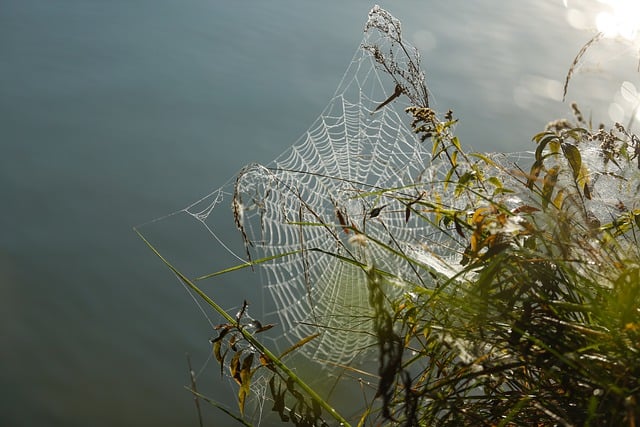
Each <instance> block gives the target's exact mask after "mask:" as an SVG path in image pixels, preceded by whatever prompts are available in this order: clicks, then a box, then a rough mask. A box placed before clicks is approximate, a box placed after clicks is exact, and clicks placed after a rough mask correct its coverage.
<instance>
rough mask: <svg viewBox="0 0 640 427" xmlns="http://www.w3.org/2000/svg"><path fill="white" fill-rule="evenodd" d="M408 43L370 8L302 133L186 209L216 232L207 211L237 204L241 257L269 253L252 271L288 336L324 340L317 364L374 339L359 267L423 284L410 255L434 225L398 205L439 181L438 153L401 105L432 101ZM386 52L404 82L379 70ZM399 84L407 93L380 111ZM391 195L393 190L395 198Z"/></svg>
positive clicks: (345, 358) (311, 349)
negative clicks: (336, 80) (328, 94)
mask: <svg viewBox="0 0 640 427" xmlns="http://www.w3.org/2000/svg"><path fill="white" fill-rule="evenodd" d="M400 37H401V32H400V23H399V21H397V20H395V18H393V17H392V16H391V15H389V14H388V13H387V12H386V11H384V10H382V9H380V8H374V9H373V10H372V11H371V13H370V15H369V20H368V21H367V24H366V26H365V37H364V40H363V42H362V45H361V48H360V49H359V50H358V52H357V53H356V55H355V56H354V58H353V60H352V62H351V64H350V66H349V68H348V70H347V72H346V73H345V76H344V78H343V80H342V82H341V84H340V85H339V87H338V89H337V91H336V93H335V95H334V96H333V98H332V99H331V101H330V102H329V104H328V105H327V107H326V108H325V109H324V111H323V112H322V113H321V115H320V116H319V118H318V119H317V120H316V121H315V123H313V124H312V125H311V126H310V128H309V129H308V130H307V131H306V132H305V134H304V135H303V136H302V137H301V138H300V139H299V140H298V141H297V142H296V143H295V144H294V145H293V146H292V147H291V148H290V149H288V150H287V151H285V152H284V153H283V154H282V155H280V156H279V157H278V158H277V159H275V160H274V161H273V162H272V163H271V164H269V165H259V164H250V165H247V166H246V167H245V168H243V169H242V170H241V171H240V173H239V174H238V175H237V176H236V178H235V181H233V182H231V183H230V185H228V186H226V187H222V188H220V189H218V190H216V191H214V192H213V193H212V194H210V195H209V197H207V198H206V199H204V200H202V201H200V202H199V203H198V204H196V205H193V206H191V207H189V208H188V209H187V210H186V211H185V212H187V213H189V214H190V215H192V216H193V217H194V218H195V219H197V220H198V221H201V222H202V223H203V224H205V225H207V229H208V230H209V231H210V232H211V233H212V234H215V233H216V225H215V224H210V223H209V219H210V215H211V212H212V211H214V210H216V209H225V210H227V211H229V208H231V210H232V211H233V215H234V219H235V225H236V227H237V228H238V230H239V231H240V233H241V235H242V238H243V241H244V244H245V247H246V251H245V253H244V254H242V253H239V254H237V255H238V257H242V258H243V259H245V260H247V261H250V262H251V261H253V262H255V261H256V260H264V259H265V258H266V259H268V258H272V257H273V259H271V260H268V261H261V262H259V263H258V264H257V265H256V266H255V268H256V269H257V270H260V272H261V273H262V275H263V282H262V284H263V286H264V289H266V291H267V293H268V296H269V297H270V298H271V300H272V301H273V303H274V304H275V310H276V312H277V315H278V318H279V323H280V324H282V327H283V330H284V331H286V332H285V336H286V337H287V339H288V341H289V342H290V343H291V344H293V343H295V342H297V341H299V340H300V339H303V338H305V337H308V336H312V335H314V334H317V333H319V334H320V335H319V336H318V337H317V338H316V339H314V340H313V341H311V342H310V343H308V344H307V345H305V346H303V347H302V350H303V351H304V352H305V353H306V355H307V356H309V357H310V358H312V359H316V360H325V361H331V362H335V363H340V364H345V363H349V362H351V361H352V360H353V359H354V358H355V357H356V356H358V355H359V354H362V353H363V351H365V350H366V349H367V348H369V347H371V346H372V344H373V343H374V338H373V335H372V324H371V321H372V315H371V314H372V310H371V308H370V305H369V302H368V293H367V280H366V273H365V271H364V269H363V266H366V265H368V264H369V263H370V262H372V260H375V263H376V266H377V267H378V268H381V269H383V270H386V271H390V272H393V273H394V276H395V277H396V278H398V279H399V280H398V283H397V284H398V286H399V287H400V288H401V287H402V284H401V283H400V281H401V279H406V280H408V281H411V282H422V281H423V280H425V279H424V278H423V277H421V276H420V275H418V274H417V271H416V269H415V267H413V266H412V265H411V264H410V263H408V262H406V261H405V260H404V259H403V256H402V255H403V254H407V253H408V252H410V251H413V250H415V249H416V248H419V247H420V246H421V245H422V244H423V243H424V240H422V239H424V238H425V237H426V236H427V235H428V234H429V233H431V232H433V230H430V229H428V225H427V224H426V223H425V221H423V220H419V219H417V218H410V219H409V221H407V220H406V218H405V206H404V205H403V204H402V200H403V199H405V200H406V201H407V202H408V201H409V200H411V199H415V198H416V197H417V194H418V192H417V189H416V183H420V182H432V181H433V176H432V171H430V170H429V169H428V168H429V166H430V162H431V157H430V154H429V148H427V147H426V146H425V145H423V144H421V143H419V142H418V141H417V140H416V138H415V136H414V134H413V133H412V131H411V130H410V128H409V127H408V123H407V122H408V120H407V115H406V113H404V112H402V111H401V108H402V107H403V106H406V105H408V104H407V103H406V101H407V100H409V101H412V102H418V101H420V100H423V101H426V90H423V91H422V92H420V91H421V90H422V88H424V75H423V74H422V73H421V72H420V71H419V66H418V65H419V57H418V54H417V51H415V49H413V48H412V47H410V46H408V45H407V44H404V45H403V46H401V45H400V44H398V43H397V42H398V41H399V40H400ZM380 55H385V56H386V57H387V58H389V59H390V60H392V61H393V63H392V66H393V67H394V69H395V70H396V71H397V72H396V73H395V74H396V75H393V74H389V73H388V72H381V65H380V63H379V62H378V59H379V57H380ZM383 71H388V70H383ZM396 85H402V86H403V88H404V93H405V94H406V95H403V96H400V97H399V98H398V99H396V100H394V102H393V103H390V104H388V105H385V106H384V107H382V108H380V109H379V110H377V111H376V108H378V107H379V106H380V105H381V104H382V103H383V102H384V101H385V100H387V99H389V97H390V96H391V95H392V94H393V93H394V90H395V89H394V87H395V86H396ZM407 98H408V99H407ZM383 189H397V191H396V192H394V194H393V197H387V196H386V195H385V192H384V191H383ZM422 190H423V189H421V191H422ZM376 211H378V212H376ZM365 236H366V237H365ZM418 239H421V240H420V241H418ZM368 240H374V241H377V242H382V243H383V245H379V244H375V245H374V244H368ZM386 246H388V247H389V248H391V250H389V249H384V247H386ZM390 292H393V290H390Z"/></svg>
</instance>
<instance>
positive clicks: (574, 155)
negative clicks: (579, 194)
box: [560, 142, 582, 181]
mask: <svg viewBox="0 0 640 427" xmlns="http://www.w3.org/2000/svg"><path fill="white" fill-rule="evenodd" d="M560 147H562V152H563V153H564V156H565V157H566V158H567V160H568V161H569V165H570V166H571V171H572V172H573V179H574V180H576V181H577V180H578V177H579V176H580V169H581V168H582V156H580V150H578V147H576V146H575V145H573V144H570V143H568V142H563V143H562V144H560Z"/></svg>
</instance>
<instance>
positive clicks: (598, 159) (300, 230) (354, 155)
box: [154, 6, 640, 419]
mask: <svg viewBox="0 0 640 427" xmlns="http://www.w3.org/2000/svg"><path fill="white" fill-rule="evenodd" d="M408 106H421V107H428V106H429V98H428V92H427V89H426V85H425V77H424V74H423V72H422V71H421V68H420V57H419V55H418V52H417V50H416V49H414V48H413V47H412V46H410V45H409V44H408V43H407V42H405V41H404V40H402V33H401V28H400V22H399V21H398V20H396V19H395V18H394V17H393V16H391V15H390V14H389V13H388V12H386V11H385V10H383V9H381V8H379V7H377V6H376V7H374V8H373V9H372V10H371V12H370V13H369V19H368V20H367V23H366V25H365V34H364V39H363V41H362V43H361V45H360V48H359V49H358V50H357V51H356V54H355V55H354V57H353V59H352V61H351V63H350V65H349V67H348V69H347V71H346V73H345V75H344V76H343V78H342V81H341V82H340V84H339V86H338V88H337V90H336V92H335V94H334V95H333V97H332V98H331V100H330V101H329V103H328V105H327V106H326V108H325V109H324V110H323V111H322V113H321V114H320V115H319V117H318V118H317V120H316V121H315V122H314V123H313V124H312V125H311V126H310V127H309V128H308V130H307V131H306V132H305V133H304V134H303V135H302V136H301V137H300V138H299V139H298V140H297V141H296V142H295V143H294V144H293V145H292V146H291V147H290V148H289V149H288V150H286V151H285V152H284V153H282V154H281V155H280V156H279V157H277V158H276V159H275V160H274V161H272V162H271V163H269V164H267V165H260V164H249V165H247V166H245V167H244V168H242V169H241V170H240V171H239V173H238V174H237V175H236V176H234V177H233V178H232V179H230V180H229V181H228V182H227V183H226V184H224V185H223V186H222V187H220V188H218V189H216V190H214V191H212V192H211V193H210V194H208V195H207V196H205V197H204V198H202V199H200V200H198V201H197V202H195V203H193V204H191V205H189V206H188V207H186V208H185V209H183V210H181V211H179V212H177V213H175V214H172V215H169V216H167V217H164V218H160V219H158V220H156V221H154V223H158V222H162V223H164V222H165V221H166V220H168V219H169V218H177V217H180V218H182V219H184V218H187V219H189V220H190V221H189V223H191V224H193V223H195V224H196V225H198V226H199V227H198V228H197V232H196V233H195V234H196V235H197V237H200V238H201V237H203V235H205V237H206V240H207V242H206V245H205V247H206V250H205V251H195V252H196V253H195V254H194V253H193V252H194V251H190V250H189V249H185V248H184V247H181V246H179V245H178V247H175V248H173V249H174V250H175V255H176V258H179V257H180V256H182V257H183V258H189V259H188V260H184V262H185V264H186V265H187V266H191V267H187V268H182V267H181V269H182V270H184V271H193V270H197V269H198V268H197V267H194V265H195V264H198V262H204V263H205V264H206V268H207V269H206V271H205V272H203V274H202V276H201V277H200V279H207V280H210V279H211V280H216V279H218V278H219V276H223V277H224V281H225V282H227V283H229V282H231V281H228V277H229V276H230V275H232V273H233V274H234V275H242V274H244V275H242V276H240V277H241V278H240V279H238V280H236V281H235V282H232V284H233V285H235V286H238V287H240V289H241V290H240V294H242V295H246V298H247V299H249V300H253V299H254V298H255V295H256V293H257V292H258V293H261V294H262V297H263V298H262V303H263V307H262V309H263V312H262V313H259V315H258V316H257V318H258V319H260V321H261V322H262V323H263V324H264V323H276V324H277V325H276V327H274V328H272V329H271V330H269V332H268V333H267V334H265V336H267V337H268V336H269V335H268V334H269V333H275V337H274V338H273V339H274V340H275V344H276V346H277V347H279V348H280V350H282V349H283V348H286V347H290V346H292V345H296V343H299V342H300V341H301V340H304V339H306V338H309V337H314V339H312V340H310V341H309V342H307V343H306V344H305V345H302V346H300V347H299V348H297V351H298V352H299V353H302V355H303V356H305V358H306V360H312V361H318V362H321V364H320V366H322V367H325V368H326V367H330V366H335V365H349V366H354V364H357V362H359V361H363V360H366V358H365V356H366V355H367V353H368V352H369V351H375V344H376V337H375V336H374V333H373V330H374V325H373V322H374V320H373V317H374V312H373V309H372V307H371V305H370V303H369V294H368V285H367V273H366V271H367V268H369V267H371V266H372V265H375V267H376V268H377V269H378V270H379V271H382V272H386V273H387V275H386V279H387V280H386V281H385V282H386V284H387V286H388V287H387V289H385V291H386V294H387V295H388V297H389V300H390V301H394V300H397V298H396V297H397V296H399V295H411V292H412V291H413V290H414V289H415V286H416V285H418V286H420V287H431V286H432V285H433V284H434V280H435V279H436V278H437V277H446V278H451V277H454V276H455V275H456V274H457V273H458V272H459V267H458V266H459V265H460V259H461V258H462V253H463V251H464V250H465V246H466V243H467V242H465V241H463V239H461V238H459V236H458V235H457V233H456V230H455V228H454V226H451V229H447V228H446V227H443V226H442V225H441V224H439V223H438V219H437V217H436V215H435V214H434V213H433V212H429V211H428V210H420V209H414V208H413V207H412V206H414V204H416V203H417V202H418V201H428V200H433V201H434V203H436V204H439V205H443V206H446V205H448V206H449V207H451V209H456V210H467V211H468V212H471V213H472V212H473V210H474V209H476V208H478V207H479V206H482V205H483V203H486V197H485V198H483V197H482V196H477V197H476V198H475V199H471V198H470V197H473V194H474V191H473V189H471V188H469V191H465V194H463V195H462V196H458V195H456V194H455V189H454V187H455V186H454V185H448V184H449V183H450V181H451V180H450V179H448V177H447V172H448V171H449V170H450V168H451V165H450V164H449V163H447V162H443V163H440V162H439V161H438V160H434V159H432V157H431V149H432V145H431V144H429V143H423V142H420V141H419V139H418V138H417V137H416V135H415V134H414V133H413V132H412V130H411V127H410V123H409V122H410V120H409V117H408V115H407V113H406V112H405V111H404V110H405V108H406V107H408ZM583 144H584V145H582V147H581V152H582V155H583V162H584V164H585V165H586V166H587V167H588V169H589V170H600V171H604V172H606V173H602V174H601V175H599V176H596V177H594V178H593V179H592V184H591V188H592V193H593V196H594V197H593V200H589V201H587V203H586V207H587V208H588V209H589V211H590V213H592V214H593V215H594V216H595V217H596V218H597V219H598V220H600V221H602V222H603V223H604V222H606V221H610V219H611V218H612V215H613V214H612V208H611V206H612V204H615V203H619V204H622V203H623V202H624V204H626V205H627V206H628V207H629V208H632V209H636V208H638V202H637V201H636V200H635V197H634V195H635V194H636V192H637V189H638V188H639V185H640V184H638V183H639V182H640V176H639V173H638V172H637V171H636V168H629V167H627V168H625V169H624V170H623V171H620V170H615V171H609V172H608V169H607V167H609V169H611V168H612V167H613V166H611V165H609V166H607V164H606V162H604V164H603V157H602V155H601V153H602V151H601V149H600V148H599V142H598V141H590V142H583ZM532 158H533V153H526V152H525V153H510V154H483V155H481V159H482V161H481V162H480V163H482V165H481V169H482V174H483V176H484V177H485V180H486V182H491V177H497V178H499V180H500V181H501V182H503V183H504V186H505V188H509V189H510V190H512V191H505V192H504V195H503V196H498V195H495V200H494V202H498V203H501V204H502V205H503V206H506V207H508V208H510V209H515V208H518V207H520V206H522V205H523V204H531V205H535V204H536V201H534V200H522V199H521V198H520V197H521V196H518V195H519V194H521V195H522V194H526V193H527V191H525V185H526V172H525V171H523V170H522V169H520V167H519V166H518V164H520V165H521V164H522V163H525V162H531V161H532ZM558 164H559V166H560V169H559V170H560V171H561V172H560V174H559V176H558V184H557V186H556V187H557V188H564V190H563V191H566V192H567V194H569V193H570V192H571V191H572V190H571V188H572V186H573V182H574V180H573V178H572V172H571V170H572V169H571V168H570V167H569V166H568V165H567V164H566V161H564V163H563V161H562V159H558ZM474 166H478V163H475V164H471V163H470V160H459V161H458V163H457V167H456V173H459V174H460V175H463V174H464V173H465V172H468V171H472V170H477V169H474ZM527 170H528V169H527ZM518 176H520V177H521V179H518ZM518 189H520V190H521V191H518ZM483 192H484V193H483ZM475 194H477V195H480V194H485V195H486V194H488V193H486V188H479V189H478V192H477V193H475ZM627 195H628V196H627ZM543 210H544V209H540V211H543ZM541 215H542V213H541ZM542 216H544V215H542ZM577 216H579V215H577ZM541 219H542V220H546V221H548V222H549V223H550V224H551V226H554V225H553V223H554V222H556V219H557V218H554V217H553V215H550V216H548V217H546V216H544V217H543V218H541ZM557 225H558V224H555V226H557ZM203 227H204V230H206V232H205V233H202V229H203ZM165 237H166V236H165ZM180 238H181V241H184V240H188V239H187V238H186V237H184V236H183V235H182V234H180ZM212 242H213V244H214V246H215V247H213V248H212V247H211V244H212ZM194 245H195V244H194ZM162 252H163V253H165V254H166V251H164V250H163V251H162ZM185 254H188V255H185ZM168 258H169V259H172V260H174V259H175V258H174V257H173V256H170V257H168ZM191 258H199V261H198V262H195V261H194V260H193V259H191ZM179 264H180V263H176V265H179ZM211 271H214V272H216V273H213V274H207V273H210V272H211ZM256 273H257V274H259V275H260V277H259V278H258V277H256ZM258 283H259V284H258ZM226 289H228V288H222V289H216V288H215V287H214V288H213V289H212V288H209V290H210V291H211V293H215V292H218V295H217V296H215V297H213V299H214V300H216V301H217V302H219V303H220V302H221V301H223V302H222V303H221V305H223V307H224V308H226V309H228V310H231V309H233V307H239V303H240V301H228V298H227V301H225V296H228V295H226V294H228V293H230V292H227V291H226ZM234 293H235V294H236V295H237V294H238V291H237V290H236V291H234ZM194 300H196V302H197V298H196V297H194ZM245 308H246V307H245V306H243V309H242V313H243V316H244V318H245V320H246V321H247V322H249V323H248V324H251V323H252V322H253V318H252V317H251V316H249V314H248V313H249V312H248V310H246V311H245ZM254 308H255V307H254V306H252V309H251V310H252V315H253V314H254V312H255V311H256V310H254ZM203 312H204V310H203ZM205 315H206V313H205ZM207 317H208V316H207ZM210 323H211V324H212V325H213V322H212V321H211V320H210ZM260 337H261V338H263V335H261V336H260ZM283 340H284V341H285V342H284V343H282V341H283ZM283 346H286V347H283ZM252 390H253V391H254V395H255V396H257V399H256V400H255V403H256V404H257V407H256V414H257V418H258V419H261V417H262V412H263V407H262V405H264V401H265V399H267V391H266V390H267V382H266V377H263V376H260V377H256V378H254V380H253V381H252Z"/></svg>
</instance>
